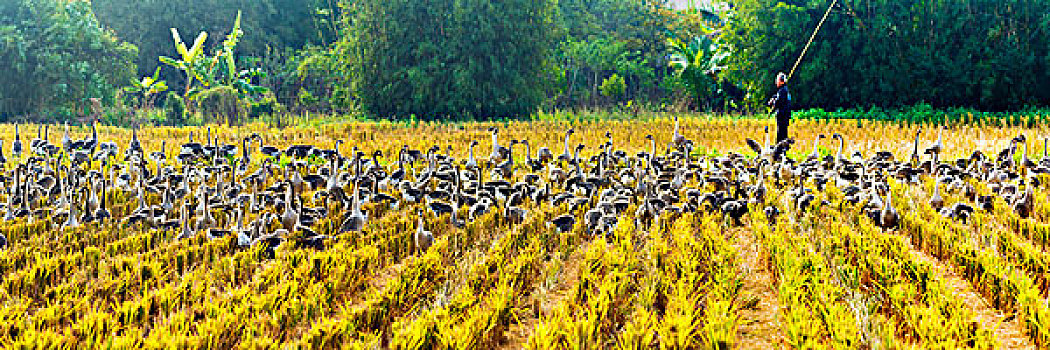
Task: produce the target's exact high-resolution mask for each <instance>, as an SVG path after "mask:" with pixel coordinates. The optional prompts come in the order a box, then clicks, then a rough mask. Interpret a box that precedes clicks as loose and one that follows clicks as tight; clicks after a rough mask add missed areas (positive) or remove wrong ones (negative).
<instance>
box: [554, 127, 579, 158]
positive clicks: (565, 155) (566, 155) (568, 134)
mask: <svg viewBox="0 0 1050 350" xmlns="http://www.w3.org/2000/svg"><path fill="white" fill-rule="evenodd" d="M574 132H575V129H569V130H568V131H566V132H565V151H564V152H562V154H561V155H559V156H558V160H559V161H565V162H567V161H570V160H572V152H570V151H569V150H570V148H569V137H571V136H572V134H573V133H574Z"/></svg>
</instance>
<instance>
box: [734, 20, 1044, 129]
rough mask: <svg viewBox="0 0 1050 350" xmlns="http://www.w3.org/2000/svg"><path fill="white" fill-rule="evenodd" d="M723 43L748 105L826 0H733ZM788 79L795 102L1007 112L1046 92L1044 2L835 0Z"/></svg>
mask: <svg viewBox="0 0 1050 350" xmlns="http://www.w3.org/2000/svg"><path fill="white" fill-rule="evenodd" d="M733 3H734V5H735V6H734V10H733V13H732V15H731V20H730V21H729V23H728V29H727V31H726V37H725V42H726V43H727V44H728V48H729V49H730V51H731V53H732V56H731V58H730V63H729V66H730V69H731V70H732V75H733V76H734V77H736V78H738V79H740V80H742V81H745V82H747V84H748V86H749V90H750V91H751V92H752V94H751V96H752V98H753V99H754V100H753V101H752V102H760V101H761V100H762V99H763V98H765V97H768V95H769V94H771V93H772V90H773V89H774V85H773V79H774V76H775V74H776V73H777V72H778V71H783V72H787V71H789V70H790V69H791V66H792V65H793V64H794V62H795V59H796V58H797V57H798V55H799V54H800V52H801V51H802V48H803V45H805V43H806V41H807V39H809V36H810V34H811V32H812V30H813V29H814V27H815V26H816V24H817V22H818V21H819V20H820V18H821V16H823V14H824V11H825V10H826V9H827V6H828V5H830V4H831V1H830V0H821V1H816V0H805V1H803V0H792V1H785V0H780V1H775V2H770V1H765V0H735V1H733ZM838 3H839V5H836V7H835V8H834V9H833V10H832V12H831V14H830V15H829V17H828V19H827V22H826V23H825V24H824V27H823V29H821V31H820V33H819V34H818V35H817V36H816V38H815V40H814V42H813V44H812V47H810V49H809V52H808V53H807V54H806V57H805V58H803V61H802V63H801V64H800V66H799V68H798V70H797V71H796V72H795V74H794V76H793V77H792V78H791V85H792V86H793V90H792V92H793V94H792V95H793V97H794V101H793V102H794V103H796V104H797V105H799V106H802V107H824V108H837V107H853V106H860V107H867V106H882V107H896V106H902V105H911V104H916V103H920V102H926V103H930V104H932V105H933V106H935V107H949V106H966V107H978V108H983V109H995V110H999V109H1016V108H1020V107H1022V106H1025V105H1045V104H1046V103H1047V101H1050V90H1047V89H1046V88H1045V87H1044V86H1043V85H1044V84H1045V82H1046V81H1047V79H1048V78H1050V45H1047V43H1048V40H1050V15H1048V14H1050V2H1047V1H1043V0H1008V1H1003V0H840V1H839V2H838Z"/></svg>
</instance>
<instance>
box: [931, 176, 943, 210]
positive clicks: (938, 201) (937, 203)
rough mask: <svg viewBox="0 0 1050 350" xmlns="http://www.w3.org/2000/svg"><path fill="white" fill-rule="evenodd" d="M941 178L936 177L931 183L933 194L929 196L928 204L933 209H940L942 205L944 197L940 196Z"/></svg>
mask: <svg viewBox="0 0 1050 350" xmlns="http://www.w3.org/2000/svg"><path fill="white" fill-rule="evenodd" d="M941 182H942V181H941V180H940V179H938V180H937V181H934V183H933V195H932V196H930V206H931V207H933V208H934V209H937V210H940V209H941V208H942V207H944V198H943V197H941V191H940V189H941Z"/></svg>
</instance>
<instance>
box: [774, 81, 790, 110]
mask: <svg viewBox="0 0 1050 350" xmlns="http://www.w3.org/2000/svg"><path fill="white" fill-rule="evenodd" d="M769 106H770V107H773V109H775V110H776V111H777V115H778V116H781V115H786V116H790V115H791V93H790V92H788V87H787V85H784V86H781V87H780V89H777V93H776V94H774V95H773V98H770V99H769Z"/></svg>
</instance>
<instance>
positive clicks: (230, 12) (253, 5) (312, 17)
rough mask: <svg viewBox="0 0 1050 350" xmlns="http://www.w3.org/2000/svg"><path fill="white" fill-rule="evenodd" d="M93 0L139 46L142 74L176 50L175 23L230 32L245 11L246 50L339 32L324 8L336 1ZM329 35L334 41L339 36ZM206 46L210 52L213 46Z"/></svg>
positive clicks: (294, 44)
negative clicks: (158, 59) (231, 24)
mask: <svg viewBox="0 0 1050 350" xmlns="http://www.w3.org/2000/svg"><path fill="white" fill-rule="evenodd" d="M91 3H92V6H93V7H94V9H95V12H97V13H98V17H99V19H100V20H101V21H102V23H104V24H105V25H106V26H107V27H108V28H112V29H113V30H114V32H115V33H116V34H117V35H118V36H119V37H121V38H123V39H124V40H127V41H129V42H131V43H133V44H135V45H137V46H138V47H139V50H140V55H139V56H138V57H137V58H138V65H139V75H146V74H149V73H151V72H153V70H154V69H156V67H158V66H159V65H160V64H159V63H160V62H157V57H159V56H174V55H176V52H175V51H174V50H173V49H172V46H171V28H176V29H178V30H179V31H180V32H182V33H199V32H208V33H210V34H212V35H213V36H214V37H219V36H221V35H226V34H228V33H229V31H230V19H232V18H234V17H235V16H236V15H237V13H238V12H239V11H241V12H243V13H244V16H243V24H242V26H243V30H244V31H245V32H246V33H251V34H250V35H248V36H245V37H244V40H243V41H242V42H241V43H240V45H239V50H240V51H241V54H242V55H248V56H264V55H267V54H269V53H270V51H271V50H283V49H284V48H293V49H300V48H302V47H304V46H306V45H308V44H312V43H314V44H316V43H322V42H324V40H325V39H326V37H328V36H334V34H333V33H332V31H333V30H334V29H332V27H331V23H330V22H331V21H330V17H331V16H334V15H321V14H319V13H332V12H333V11H337V7H336V6H335V0H180V1H165V0H133V1H129V0H92V1H91ZM320 10H325V11H327V12H324V11H320ZM189 39H192V38H189ZM328 40H330V41H334V38H330V39H328ZM218 44H219V42H215V43H214V44H213V45H218ZM205 49H206V50H208V51H210V50H212V49H214V47H205ZM164 77H165V78H166V79H168V80H172V81H174V80H176V79H174V78H176V77H178V72H176V71H175V70H165V74H164ZM178 87H179V88H180V89H183V88H184V87H182V86H181V85H179V86H178Z"/></svg>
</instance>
